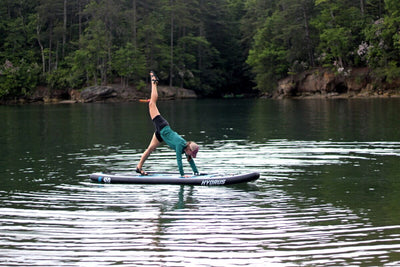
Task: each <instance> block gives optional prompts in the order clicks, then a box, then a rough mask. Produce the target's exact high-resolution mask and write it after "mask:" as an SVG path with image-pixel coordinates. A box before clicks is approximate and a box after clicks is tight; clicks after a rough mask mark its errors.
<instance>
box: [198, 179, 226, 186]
mask: <svg viewBox="0 0 400 267" xmlns="http://www.w3.org/2000/svg"><path fill="white" fill-rule="evenodd" d="M225 181H226V180H225V179H218V180H203V181H201V185H223V184H225Z"/></svg>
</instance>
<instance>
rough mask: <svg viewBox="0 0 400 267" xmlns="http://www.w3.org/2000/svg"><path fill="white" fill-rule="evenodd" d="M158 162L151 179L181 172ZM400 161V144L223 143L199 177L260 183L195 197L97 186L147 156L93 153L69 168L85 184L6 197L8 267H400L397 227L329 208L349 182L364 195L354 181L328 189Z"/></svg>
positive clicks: (1, 196) (166, 189) (204, 158)
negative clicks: (254, 175)
mask: <svg viewBox="0 0 400 267" xmlns="http://www.w3.org/2000/svg"><path fill="white" fill-rule="evenodd" d="M105 150H107V151H109V153H108V154H107V153H106V154H104V151H105ZM96 151H97V152H96ZM155 155H156V156H155V157H153V158H152V159H149V166H153V167H149V169H152V168H153V169H155V168H156V167H155V164H153V163H155V162H158V161H157V159H159V158H160V157H162V158H163V159H165V160H164V161H165V162H163V163H161V164H158V165H157V168H160V169H163V168H165V169H173V168H175V167H171V166H174V165H173V164H174V160H173V159H170V158H171V157H172V158H173V155H171V153H170V151H168V150H167V149H165V148H161V149H160V150H159V151H158V152H156V154H155ZM199 156H200V155H199ZM399 156H400V143H399V142H369V143H368V142H364V143H357V142H328V141H327V142H314V141H289V140H271V141H268V142H266V143H264V144H249V143H246V142H244V141H243V140H229V141H223V142H222V141H219V142H216V143H214V144H211V145H206V146H204V147H203V150H202V152H201V157H199V159H198V161H197V162H199V165H200V166H207V168H208V170H215V169H218V170H221V171H228V170H234V171H237V170H238V168H239V170H240V169H241V168H242V166H243V167H245V168H246V169H247V170H255V171H260V172H261V173H262V177H261V178H260V179H259V180H258V181H257V182H256V183H253V184H248V185H238V186H229V187H191V186H169V185H98V184H95V183H90V182H88V179H87V173H89V172H91V171H93V170H94V169H96V168H98V167H101V168H106V169H108V170H114V171H120V170H125V171H126V169H127V168H128V167H129V168H131V169H133V166H132V162H134V161H135V160H136V159H138V158H139V157H140V151H136V150H129V149H126V148H118V147H113V148H104V147H99V146H96V147H94V148H93V150H82V151H79V152H77V153H70V154H68V155H66V156H65V159H66V161H67V162H69V163H70V164H75V163H77V162H80V164H81V165H80V166H81V169H80V170H79V172H78V175H77V176H75V177H64V179H63V181H62V182H61V183H56V184H52V183H51V182H50V181H52V180H51V179H53V178H47V180H46V179H45V182H46V183H47V182H48V185H47V186H44V187H43V188H41V189H40V190H32V191H30V190H14V191H8V190H2V191H0V203H1V207H0V233H1V235H2V238H1V239H0V250H1V255H0V265H1V266H16V265H30V266H39V265H40V266H43V265H45V266H71V265H74V266H76V265H78V266H104V265H115V264H121V265H130V266H135V265H144V266H188V265H196V266H266V265H268V266H274V265H276V266H294V265H313V266H314V265H315V266H340V265H342V266H344V265H346V266H347V265H395V264H396V263H400V262H399V260H398V257H397V256H396V255H397V253H398V252H399V251H400V225H399V224H396V223H391V222H388V223H383V224H381V225H379V224H377V223H376V222H374V221H373V218H372V217H371V216H369V213H368V210H362V209H360V208H358V206H357V205H356V204H354V205H353V206H351V202H350V201H349V202H345V204H343V201H344V200H343V199H339V198H338V197H336V198H332V197H331V196H332V195H334V193H332V194H331V191H330V190H331V189H332V188H330V184H329V181H330V180H329V179H335V180H334V181H335V183H336V184H338V181H344V182H345V183H346V184H345V185H346V190H356V189H357V185H356V186H354V187H351V183H350V181H352V179H353V178H352V177H348V176H346V175H345V174H343V175H342V177H339V178H340V179H341V180H338V179H339V178H338V177H336V176H335V177H331V176H330V175H329V170H330V169H329V168H338V166H346V165H351V166H356V165H357V164H358V165H361V166H369V165H370V163H371V162H376V161H377V160H376V159H379V158H381V157H384V158H385V159H386V158H388V159H393V157H394V158H395V159H396V160H398V157H399ZM221 166H222V167H221ZM377 168H378V167H377ZM361 169H362V168H361ZM25 171H26V172H28V173H29V172H30V170H28V169H26V170H25ZM310 173H314V175H313V176H312V177H310ZM315 173H317V174H318V175H315ZM323 175H325V179H321V177H324V176H323ZM49 179H50V180H49ZM356 182H357V183H361V181H359V180H357V181H356ZM324 183H328V184H324ZM303 186H307V187H308V186H310V188H307V189H304V190H303V189H302V187H303ZM338 186H339V185H338ZM373 186H374V187H373V188H377V189H376V190H374V191H373V193H374V194H376V193H378V192H379V187H378V185H377V184H374V185H373ZM358 187H360V186H359V185H358ZM370 187H371V186H370V185H368V188H370ZM322 189H323V190H322ZM336 189H337V188H336ZM367 191H368V190H367ZM368 193H369V194H371V192H368ZM354 196H355V197H361V196H362V195H355V194H354ZM369 196H371V195H369ZM370 208H371V209H373V208H374V207H373V206H371V207H370Z"/></svg>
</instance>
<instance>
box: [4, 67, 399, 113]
mask: <svg viewBox="0 0 400 267" xmlns="http://www.w3.org/2000/svg"><path fill="white" fill-rule="evenodd" d="M147 89H148V88H147V87H145V88H141V89H138V88H137V87H135V86H129V85H127V86H123V85H121V84H120V83H113V84H108V85H103V86H101V85H99V86H89V87H86V88H84V89H82V90H76V89H70V90H52V89H50V88H47V87H43V86H40V87H37V88H36V89H35V90H34V91H33V93H32V94H29V95H25V96H22V97H15V98H3V99H1V100H0V104H3V105H4V104H5V105H7V104H30V103H44V104H73V103H93V102H106V103H112V102H131V101H146V99H148V98H149V97H150V90H147ZM159 95H160V100H174V99H197V98H201V97H202V96H200V95H198V94H196V92H195V91H194V90H190V89H185V88H179V87H170V86H163V85H159ZM219 97H221V98H225V99H233V98H236V99H237V98H272V99H351V98H400V77H399V78H397V79H395V80H392V81H390V82H388V81H382V80H379V79H377V78H376V77H374V76H373V74H372V72H371V71H370V70H369V69H368V68H352V69H348V70H347V71H346V72H344V73H337V72H335V71H332V70H329V69H326V68H325V69H323V68H316V69H313V70H308V71H305V72H302V73H300V74H293V75H290V76H288V77H285V78H283V79H281V80H279V81H278V85H277V87H276V89H275V90H273V93H265V92H264V93H263V92H259V91H256V90H254V91H253V92H252V93H247V94H242V93H240V94H233V93H232V94H226V95H221V96H219Z"/></svg>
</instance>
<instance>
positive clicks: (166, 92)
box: [158, 86, 197, 99]
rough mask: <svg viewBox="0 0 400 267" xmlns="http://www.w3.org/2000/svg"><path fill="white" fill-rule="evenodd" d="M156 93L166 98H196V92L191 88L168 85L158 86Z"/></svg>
mask: <svg viewBox="0 0 400 267" xmlns="http://www.w3.org/2000/svg"><path fill="white" fill-rule="evenodd" d="M158 94H159V96H160V98H166V99H175V98H179V99H183V98H197V95H196V93H195V92H194V91H192V90H188V89H184V88H178V87H169V86H158Z"/></svg>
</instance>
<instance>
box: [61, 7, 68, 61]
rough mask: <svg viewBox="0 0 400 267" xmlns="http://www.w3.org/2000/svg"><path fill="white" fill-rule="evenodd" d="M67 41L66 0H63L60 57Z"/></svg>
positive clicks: (63, 53)
mask: <svg viewBox="0 0 400 267" xmlns="http://www.w3.org/2000/svg"><path fill="white" fill-rule="evenodd" d="M66 42H67V0H64V25H63V42H62V58H64V56H65V44H66Z"/></svg>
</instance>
